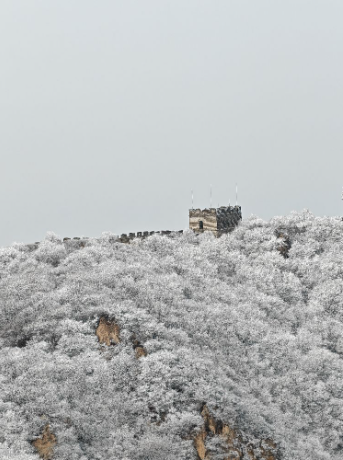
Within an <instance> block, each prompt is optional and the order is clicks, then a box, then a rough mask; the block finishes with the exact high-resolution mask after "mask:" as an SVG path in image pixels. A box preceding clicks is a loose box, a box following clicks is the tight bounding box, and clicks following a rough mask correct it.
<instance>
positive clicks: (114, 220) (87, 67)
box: [0, 0, 343, 246]
mask: <svg viewBox="0 0 343 460" xmlns="http://www.w3.org/2000/svg"><path fill="white" fill-rule="evenodd" d="M342 21H343V2H342V0H322V1H318V0H287V1H284V0H282V1H281V0H280V1H278V0H258V1H256V0H231V1H230V0H207V1H204V0H169V1H167V0H144V1H142V0H121V1H116V0H101V1H99V0H92V1H90V0H58V1H52V0H50V1H48V0H30V1H27V0H1V5H0V59H1V72H0V122H1V124H0V126H1V128H0V129H1V131H0V155H1V181H0V197H1V198H0V199H1V216H2V219H1V227H0V228H1V229H0V246H7V245H10V244H12V242H14V241H17V242H21V241H22V242H34V241H39V240H41V239H42V238H44V236H45V234H46V232H47V231H54V232H55V233H57V234H59V235H60V236H62V237H63V236H70V237H73V236H81V235H85V236H98V235H100V234H101V232H103V231H112V232H114V233H118V234H119V233H122V232H131V231H132V232H134V231H144V230H162V229H165V230H174V229H176V230H178V229H182V228H186V227H187V225H188V209H189V207H190V204H191V192H190V191H191V189H192V188H193V189H194V205H195V207H206V206H209V188H210V184H212V185H213V204H214V205H217V204H218V203H219V204H220V205H227V204H228V203H229V199H230V200H231V204H232V203H233V202H234V199H235V183H236V182H238V187H239V191H238V193H239V197H238V198H239V204H241V205H242V212H243V216H244V217H247V216H249V215H250V214H255V215H258V216H260V217H262V218H264V219H269V218H271V217H272V216H274V215H283V214H288V213H289V212H290V211H291V210H299V211H300V210H302V209H304V208H308V209H310V210H311V211H312V212H313V213H315V214H317V215H340V214H342V215H343V209H342V208H343V202H342V201H341V199H340V195H341V188H342V185H343V176H342V166H343V129H342V122H343V84H342V82H343V59H342V48H343V27H342Z"/></svg>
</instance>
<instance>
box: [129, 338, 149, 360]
mask: <svg viewBox="0 0 343 460" xmlns="http://www.w3.org/2000/svg"><path fill="white" fill-rule="evenodd" d="M131 341H132V345H133V349H134V350H135V356H136V358H137V359H139V358H142V357H143V356H147V354H148V353H147V351H146V349H145V348H144V347H143V345H142V344H141V343H140V341H139V340H137V338H136V335H135V334H133V335H132V337H131Z"/></svg>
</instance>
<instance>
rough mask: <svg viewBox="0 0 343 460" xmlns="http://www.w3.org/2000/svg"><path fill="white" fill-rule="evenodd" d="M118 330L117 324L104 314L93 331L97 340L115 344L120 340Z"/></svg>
mask: <svg viewBox="0 0 343 460" xmlns="http://www.w3.org/2000/svg"><path fill="white" fill-rule="evenodd" d="M119 332H120V329H119V326H118V324H117V323H116V322H115V321H114V320H110V319H109V318H108V317H106V316H102V317H101V318H100V320H99V325H98V327H97V328H96V331H95V333H96V335H97V337H98V339H99V342H100V343H103V344H106V345H108V346H109V345H117V343H119V342H120V337H119Z"/></svg>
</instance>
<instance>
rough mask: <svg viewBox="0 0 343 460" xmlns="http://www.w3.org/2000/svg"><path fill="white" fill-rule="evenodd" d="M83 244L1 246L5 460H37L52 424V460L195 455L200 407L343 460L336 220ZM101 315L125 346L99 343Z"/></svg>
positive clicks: (299, 219) (342, 265) (247, 223)
mask: <svg viewBox="0 0 343 460" xmlns="http://www.w3.org/2000/svg"><path fill="white" fill-rule="evenodd" d="M280 227H282V228H283V229H284V231H285V232H286V233H288V235H289V236H290V238H291V241H292V247H291V249H290V251H289V258H288V259H285V258H283V257H282V255H280V253H279V252H278V251H277V250H276V248H277V244H278V242H277V238H276V236H275V234H274V231H275V229H279V228H280ZM76 244H77V242H73V241H70V242H68V243H63V242H62V241H61V240H60V239H59V238H58V237H57V236H56V235H54V234H52V233H50V234H48V235H47V236H46V239H45V240H44V241H43V242H41V244H40V245H39V247H38V249H36V250H33V251H32V250H29V247H28V246H27V245H23V244H15V245H13V246H12V247H9V248H2V249H0V276H1V279H0V454H1V455H0V456H1V458H4V459H6V458H8V459H14V458H16V459H22V460H33V459H34V458H38V456H37V454H36V453H35V449H34V448H33V447H32V445H31V441H32V440H33V439H36V438H37V436H39V435H40V433H41V432H42V429H43V427H44V425H45V424H46V423H47V420H48V421H49V423H50V426H51V430H52V431H53V432H54V434H55V435H56V437H57V444H56V447H55V449H54V452H55V454H54V458H55V459H56V460H97V459H99V460H105V459H113V460H124V459H126V460H138V459H139V460H148V459H149V460H185V459H195V458H196V452H195V450H194V446H193V442H192V439H190V438H189V435H190V434H191V433H194V432H196V430H197V427H199V428H200V426H201V424H202V418H201V416H200V406H201V403H202V402H206V403H207V405H208V407H209V409H210V410H211V412H212V413H213V414H214V415H215V416H216V417H217V418H218V419H220V420H222V421H223V422H225V423H227V424H230V425H231V426H235V427H237V428H238V429H239V430H240V431H241V432H243V433H245V435H246V436H247V437H250V438H251V439H255V438H258V439H262V438H267V437H268V438H271V439H273V440H274V441H275V442H276V443H277V444H278V446H279V447H280V449H281V455H280V458H282V459H284V460H305V459H306V460H307V459H309V460H341V459H342V455H343V439H342V434H343V399H342V397H343V380H342V378H343V359H342V358H343V338H342V322H343V308H342V303H343V302H342V298H343V297H342V294H343V222H342V221H341V219H340V218H318V217H314V216H313V215H312V214H311V213H309V212H307V211H305V212H303V213H300V214H297V213H293V214H291V215H290V216H288V217H283V218H281V217H280V218H279V217H277V218H274V219H272V220H271V221H270V222H264V221H262V220H260V219H257V218H255V217H251V218H250V219H247V220H244V221H243V222H242V224H241V225H240V226H239V227H238V228H237V229H236V230H235V231H234V232H233V233H231V234H229V235H227V236H223V237H221V238H219V239H215V238H214V237H213V236H212V235H211V234H209V233H205V234H203V235H201V236H198V237H197V236H195V235H194V234H193V233H192V232H190V231H186V232H185V233H184V235H183V236H175V237H174V238H168V237H165V236H159V235H154V236H151V237H149V238H148V239H146V240H135V241H134V242H133V243H132V244H121V243H116V242H115V236H114V235H112V234H109V233H104V234H103V235H102V237H101V238H99V239H89V240H88V242H87V245H86V247H84V248H82V249H76ZM102 314H108V315H110V316H113V317H115V319H116V321H117V323H118V324H119V326H120V328H121V331H120V337H121V343H119V344H118V345H116V346H110V347H107V346H101V345H100V344H99V343H98V340H97V337H96V335H95V329H96V326H97V324H98V320H99V318H100V316H101V315H102ZM132 333H135V334H136V337H137V339H138V340H139V341H140V342H141V343H142V344H143V345H144V347H145V349H146V350H147V353H148V355H147V356H146V357H143V358H140V359H136V358H135V355H134V351H133V348H132V343H131V339H130V337H131V335H132ZM218 455H219V454H218ZM218 458H222V457H220V456H218Z"/></svg>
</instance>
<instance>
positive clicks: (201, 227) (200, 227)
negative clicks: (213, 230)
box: [199, 220, 204, 230]
mask: <svg viewBox="0 0 343 460" xmlns="http://www.w3.org/2000/svg"><path fill="white" fill-rule="evenodd" d="M199 229H200V230H203V229H204V222H203V221H202V220H199Z"/></svg>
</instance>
